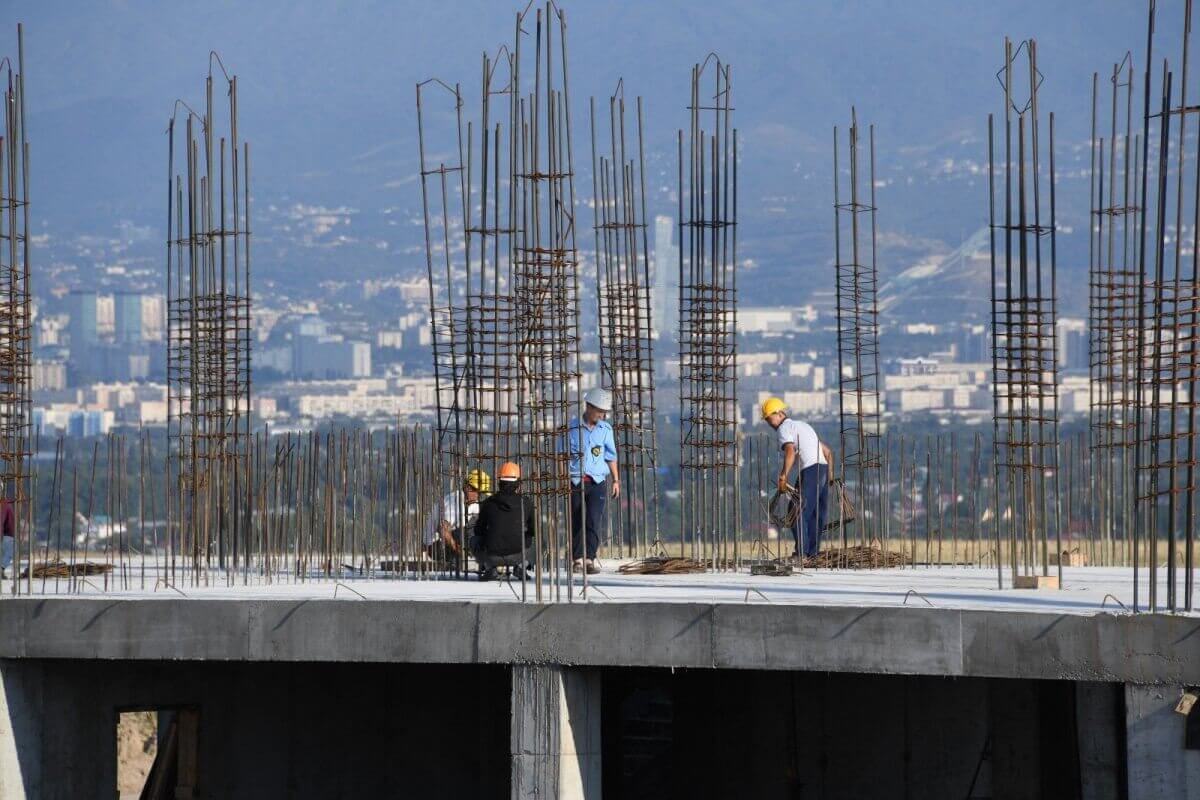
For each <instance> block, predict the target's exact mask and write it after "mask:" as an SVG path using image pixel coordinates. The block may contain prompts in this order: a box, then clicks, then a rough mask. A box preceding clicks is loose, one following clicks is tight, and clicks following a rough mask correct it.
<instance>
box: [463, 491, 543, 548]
mask: <svg viewBox="0 0 1200 800" xmlns="http://www.w3.org/2000/svg"><path fill="white" fill-rule="evenodd" d="M522 525H524V532H525V552H530V551H531V550H532V549H533V548H532V544H531V542H532V540H533V498H530V497H525V496H523V495H521V494H519V493H518V492H517V490H516V487H515V486H512V485H510V484H506V483H504V482H501V484H500V491H499V492H497V493H496V494H494V495H492V496H490V497H488V498H487V499H486V500H484V501H483V502H482V503H480V504H479V517H478V518H477V519H476V520H475V535H476V536H478V537H479V538H480V539H481V540H483V549H484V550H486V551H487V552H488V553H491V554H492V555H497V556H508V555H512V554H513V553H519V552H521V531H522Z"/></svg>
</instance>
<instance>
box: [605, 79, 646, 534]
mask: <svg viewBox="0 0 1200 800" xmlns="http://www.w3.org/2000/svg"><path fill="white" fill-rule="evenodd" d="M636 105H637V127H636V129H635V130H634V132H633V136H635V137H636V140H635V141H634V142H633V143H632V144H631V150H632V151H633V152H626V124H625V84H624V81H623V80H622V81H620V82H619V83H618V85H617V90H616V92H615V93H614V94H613V95H612V96H611V97H609V99H608V136H607V137H604V138H603V139H600V140H599V141H601V142H603V141H604V140H605V139H607V150H608V152H607V154H602V155H600V157H599V160H597V155H596V153H597V150H598V149H601V150H603V149H604V147H603V145H601V147H600V148H598V147H597V142H598V140H597V132H596V102H595V98H592V102H591V106H590V111H591V133H592V196H593V204H592V207H593V210H594V216H593V230H594V232H595V239H596V289H597V292H596V294H597V305H598V308H597V311H598V319H599V323H600V324H599V330H600V374H601V376H602V378H603V379H604V380H605V381H606V382H607V384H608V386H609V388H610V389H611V390H612V393H613V414H612V425H613V431H614V434H615V438H616V440H617V447H618V452H619V453H620V461H621V472H622V474H623V475H624V478H625V479H624V489H625V492H624V494H623V495H622V496H621V498H620V499H619V507H618V510H617V513H615V514H610V515H609V519H610V520H611V521H612V527H614V528H615V530H614V531H613V533H614V538H615V539H616V551H617V555H618V557H620V556H622V555H624V548H625V547H629V548H630V550H631V552H634V553H639V554H641V553H645V552H647V550H648V549H649V548H651V547H653V546H655V544H656V543H657V542H658V541H659V524H658V520H659V517H658V513H659V508H658V470H657V465H658V447H657V434H656V426H655V418H654V350H653V325H652V320H651V311H650V309H651V308H652V305H651V298H650V286H651V283H650V263H649V244H648V236H647V225H646V191H645V183H646V181H645V155H644V150H643V146H642V98H641V97H638V98H637V100H636ZM601 134H602V135H603V132H601Z"/></svg>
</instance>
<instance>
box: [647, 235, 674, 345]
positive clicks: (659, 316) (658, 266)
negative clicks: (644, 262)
mask: <svg viewBox="0 0 1200 800" xmlns="http://www.w3.org/2000/svg"><path fill="white" fill-rule="evenodd" d="M674 230H675V220H674V219H673V218H672V217H667V216H662V215H660V216H657V217H655V218H654V278H653V283H654V314H653V320H652V321H653V323H654V336H655V337H656V338H662V335H663V332H664V331H665V332H670V331H674V330H675V329H676V328H678V327H679V248H678V247H677V246H676V245H674V244H672V242H671V239H672V231H674Z"/></svg>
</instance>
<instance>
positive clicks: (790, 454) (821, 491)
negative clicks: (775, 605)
mask: <svg viewBox="0 0 1200 800" xmlns="http://www.w3.org/2000/svg"><path fill="white" fill-rule="evenodd" d="M787 410H788V409H787V404H786V403H784V402H783V400H781V399H779V398H778V397H768V398H767V399H766V400H764V401H763V404H762V418H763V419H764V420H765V421H766V423H767V424H768V425H770V426H771V427H772V428H774V429H775V433H776V434H777V435H778V437H779V449H780V450H782V451H783V465H782V467H781V468H780V470H779V478H778V480H777V481H776V483H777V484H778V486H779V490H780V491H781V492H785V491H789V490H790V489H791V485H790V484H789V483H788V476H789V475H791V472H792V466H793V465H795V464H796V463H797V462H799V467H800V470H799V471H800V480H799V486H800V496H801V497H802V498H803V508H802V512H801V513H800V514H797V515H796V522H795V523H794V524H793V525H792V536H793V537H795V540H796V553H795V555H796V556H799V555H800V554H803V555H804V556H805V557H806V558H812V557H815V556H816V555H817V553H818V552H820V549H821V531H823V530H825V518H826V516H827V515H828V510H829V483H830V481H831V480H832V479H833V473H832V472H831V471H830V465H831V464H832V463H833V451H832V450H830V449H829V446H828V445H827V444H825V443H824V442H822V441H821V439H820V437H818V436H817V432H816V431H815V430H813V427H812V426H811V425H809V424H808V423H807V422H803V421H801V420H798V419H790V418H788V414H787Z"/></svg>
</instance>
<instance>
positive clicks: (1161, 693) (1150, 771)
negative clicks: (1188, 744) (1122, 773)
mask: <svg viewBox="0 0 1200 800" xmlns="http://www.w3.org/2000/svg"><path fill="white" fill-rule="evenodd" d="M1180 694H1181V690H1180V689H1179V687H1169V686H1138V685H1135V684H1129V685H1127V686H1126V687H1125V745H1126V760H1127V764H1128V770H1129V800H1151V798H1163V797H1189V798H1191V797H1200V750H1187V749H1185V748H1184V733H1185V725H1186V720H1187V718H1186V717H1184V716H1183V715H1182V714H1177V713H1175V704H1176V703H1177V702H1178V701H1179V696H1180ZM1193 713H1196V712H1195V711H1193Z"/></svg>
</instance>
